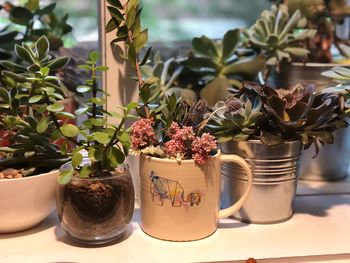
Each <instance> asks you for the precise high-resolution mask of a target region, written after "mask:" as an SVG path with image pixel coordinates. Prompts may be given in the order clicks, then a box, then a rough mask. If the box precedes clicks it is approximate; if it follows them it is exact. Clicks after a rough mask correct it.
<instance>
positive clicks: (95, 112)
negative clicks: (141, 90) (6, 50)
mask: <svg viewBox="0 0 350 263" xmlns="http://www.w3.org/2000/svg"><path fill="white" fill-rule="evenodd" d="M49 46H50V44H49V42H48V39H47V38H46V37H44V36H43V37H41V38H40V39H38V40H37V41H36V42H35V43H34V44H33V45H32V46H29V45H27V44H25V43H23V44H22V45H21V46H20V45H16V47H15V51H16V52H15V53H16V54H17V56H18V57H19V58H21V59H22V60H23V61H25V63H26V65H25V66H22V65H17V64H15V63H12V62H9V61H4V62H2V65H3V66H4V67H6V68H7V70H3V71H2V72H1V73H2V75H3V76H4V77H5V78H6V80H8V83H9V84H8V85H7V86H6V87H3V88H0V101H1V103H0V113H1V114H0V117H1V118H0V121H1V122H0V125H1V127H2V128H3V129H5V130H9V131H11V132H14V133H15V136H14V138H13V139H14V140H15V144H12V145H10V147H9V148H7V149H2V150H3V151H5V150H7V151H8V152H11V153H12V154H13V155H12V156H10V158H8V159H7V160H4V159H1V160H0V165H1V166H5V165H12V164H13V163H14V160H17V159H18V160H19V161H20V162H22V163H21V164H23V163H24V161H23V160H24V159H26V160H28V162H29V160H30V161H31V160H35V161H36V162H37V163H33V162H32V161H31V162H30V165H33V166H34V167H37V166H42V165H45V164H46V163H53V161H51V159H55V161H56V162H55V164H56V166H55V167H54V168H57V164H62V160H64V161H65V162H67V161H68V159H69V158H70V157H71V158H72V166H73V168H74V169H73V170H72V171H69V172H67V171H62V174H61V176H60V178H59V182H60V183H67V182H68V181H69V180H70V178H71V177H72V176H73V175H75V174H76V173H79V176H80V177H82V178H86V177H89V176H104V175H106V174H108V173H107V172H108V171H111V170H114V169H115V167H117V166H118V165H120V164H121V163H123V162H124V159H125V155H126V154H127V153H128V148H129V147H130V140H129V135H128V130H126V129H125V128H124V123H125V121H126V120H128V119H131V118H133V116H132V115H130V114H129V113H130V111H131V110H133V109H134V108H135V107H136V106H137V105H135V104H134V103H131V104H130V105H127V106H126V107H123V108H122V109H121V114H120V113H114V112H108V111H106V110H104V109H103V108H102V107H101V106H100V105H102V104H104V102H105V100H106V96H107V94H106V93H105V92H104V91H103V90H101V89H99V88H98V79H99V76H98V74H99V73H100V72H102V71H106V70H108V68H107V67H105V66H98V65H97V63H98V61H99V58H100V54H99V53H98V52H96V51H94V52H91V53H90V55H89V59H88V60H87V61H86V64H84V65H82V66H81V68H84V69H86V70H87V71H88V72H89V74H90V76H91V77H90V79H88V80H86V82H85V84H84V85H83V86H78V87H77V89H78V91H79V92H81V93H89V94H90V95H91V98H90V99H87V100H86V101H85V103H84V104H83V105H82V106H81V108H80V109H78V110H77V113H79V114H80V115H82V114H85V117H86V120H85V121H84V122H83V124H82V125H80V126H76V125H74V124H70V123H66V124H64V123H62V122H61V121H60V119H59V118H61V117H62V116H66V117H67V116H68V118H74V115H72V114H70V113H68V112H64V107H63V106H62V104H61V102H60V101H61V100H62V99H63V98H64V93H63V92H62V90H61V89H60V85H59V79H58V78H57V77H56V76H55V72H56V70H58V69H60V68H62V67H63V66H64V65H65V64H66V63H67V62H68V58H66V57H58V58H52V57H51V56H50V54H49V53H50V52H49ZM10 84H11V85H10ZM106 116H114V117H119V118H120V122H119V124H117V125H112V124H107V123H106ZM78 135H79V139H78V138H77V136H78ZM57 139H62V140H63V144H62V145H61V147H59V146H57V145H55V144H54V143H52V140H57ZM72 149H73V150H72ZM0 150H1V149H0ZM82 150H85V151H86V152H88V153H89V158H90V164H85V163H84V165H81V163H82V154H81V153H80V151H82ZM91 152H93V154H90V153H91ZM47 159H50V161H51V162H47ZM38 160H40V161H38ZM43 160H45V161H43ZM51 167H52V164H51Z"/></svg>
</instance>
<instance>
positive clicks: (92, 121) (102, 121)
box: [90, 118, 106, 126]
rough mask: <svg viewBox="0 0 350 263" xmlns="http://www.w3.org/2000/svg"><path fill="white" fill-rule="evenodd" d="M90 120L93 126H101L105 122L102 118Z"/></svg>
mask: <svg viewBox="0 0 350 263" xmlns="http://www.w3.org/2000/svg"><path fill="white" fill-rule="evenodd" d="M90 120H91V123H92V124H93V125H94V126H103V125H105V124H106V120H105V119H103V118H96V119H94V118H92V119H90Z"/></svg>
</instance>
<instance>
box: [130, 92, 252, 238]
mask: <svg viewBox="0 0 350 263" xmlns="http://www.w3.org/2000/svg"><path fill="white" fill-rule="evenodd" d="M143 102H144V103H145V102H146V101H145V100H143ZM143 109H144V108H143ZM147 112H148V113H147V115H146V114H144V113H142V112H141V114H140V115H141V116H142V118H141V119H140V120H138V121H136V122H134V124H133V125H132V127H131V141H132V150H133V153H134V154H141V156H140V158H141V162H140V177H141V183H140V185H141V187H140V188H141V189H140V191H141V193H140V212H141V218H140V226H141V228H142V230H143V231H144V232H145V233H147V234H149V235H150V236H153V237H156V238H159V239H164V240H170V241H191V240H197V239H202V238H205V237H207V236H209V235H211V234H212V233H214V232H215V231H216V229H217V222H218V219H219V218H225V217H228V216H230V215H232V214H233V213H235V212H236V211H237V210H239V208H240V207H241V206H242V205H243V203H244V201H245V200H246V199H247V197H248V196H249V193H250V189H251V183H252V177H251V172H250V170H249V168H248V166H247V164H246V162H245V161H243V160H242V159H241V158H240V157H238V156H235V155H222V154H221V153H220V151H219V150H218V149H217V143H216V140H215V139H214V137H213V136H212V135H210V134H208V133H203V132H202V131H201V130H199V122H201V121H202V117H203V114H204V113H205V112H206V102H205V101H204V100H200V101H198V102H197V103H195V104H194V105H192V106H189V105H188V104H186V103H185V102H182V100H181V99H179V100H177V99H176V97H175V95H174V94H173V95H171V96H168V97H166V98H165V99H164V100H163V101H162V102H161V103H160V104H159V105H158V106H156V107H150V108H148V109H147ZM222 162H231V163H235V164H237V165H238V166H239V167H242V170H243V171H244V172H243V173H244V174H246V175H247V178H248V179H247V181H248V185H247V187H246V189H245V191H244V193H243V194H242V196H241V197H240V199H239V200H238V201H237V202H236V203H235V204H234V205H231V206H230V207H228V208H227V209H224V210H220V208H219V200H220V182H221V179H220V165H221V163H222Z"/></svg>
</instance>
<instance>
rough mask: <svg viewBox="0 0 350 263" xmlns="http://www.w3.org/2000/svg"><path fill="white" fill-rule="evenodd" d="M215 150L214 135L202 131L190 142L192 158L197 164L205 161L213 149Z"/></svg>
mask: <svg viewBox="0 0 350 263" xmlns="http://www.w3.org/2000/svg"><path fill="white" fill-rule="evenodd" d="M216 150H217V143H216V140H215V138H214V136H212V135H210V134H209V133H203V134H202V137H197V138H196V140H195V141H194V142H193V143H192V158H193V159H194V160H195V162H197V163H199V164H203V163H205V162H206V161H207V160H208V159H209V158H210V157H211V153H212V152H213V151H216Z"/></svg>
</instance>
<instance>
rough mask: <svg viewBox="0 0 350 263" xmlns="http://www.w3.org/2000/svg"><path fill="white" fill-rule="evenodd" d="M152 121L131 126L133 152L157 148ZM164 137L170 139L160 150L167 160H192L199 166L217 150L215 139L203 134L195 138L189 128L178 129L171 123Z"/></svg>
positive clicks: (178, 127)
mask: <svg viewBox="0 0 350 263" xmlns="http://www.w3.org/2000/svg"><path fill="white" fill-rule="evenodd" d="M153 125H154V121H153V120H152V119H140V120H138V121H136V122H135V123H134V124H133V125H132V126H131V143H132V148H133V149H134V150H142V149H145V148H147V147H148V146H158V145H159V143H158V140H157V136H156V133H155V131H154V129H153V127H152V126H153ZM166 135H167V136H168V137H169V138H170V140H169V141H167V142H166V143H165V144H164V145H163V147H162V150H163V151H164V153H165V156H166V157H168V158H180V159H194V160H195V162H197V163H199V164H203V163H205V162H206V161H207V160H208V159H209V158H210V156H211V154H212V152H213V151H216V150H217V143H216V140H215V138H214V137H213V136H212V135H210V134H208V133H203V134H202V136H201V137H199V136H196V134H195V132H194V131H193V128H192V127H190V126H183V127H180V125H179V124H177V123H176V122H173V123H172V124H171V126H170V128H169V129H168V131H167V133H166Z"/></svg>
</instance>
